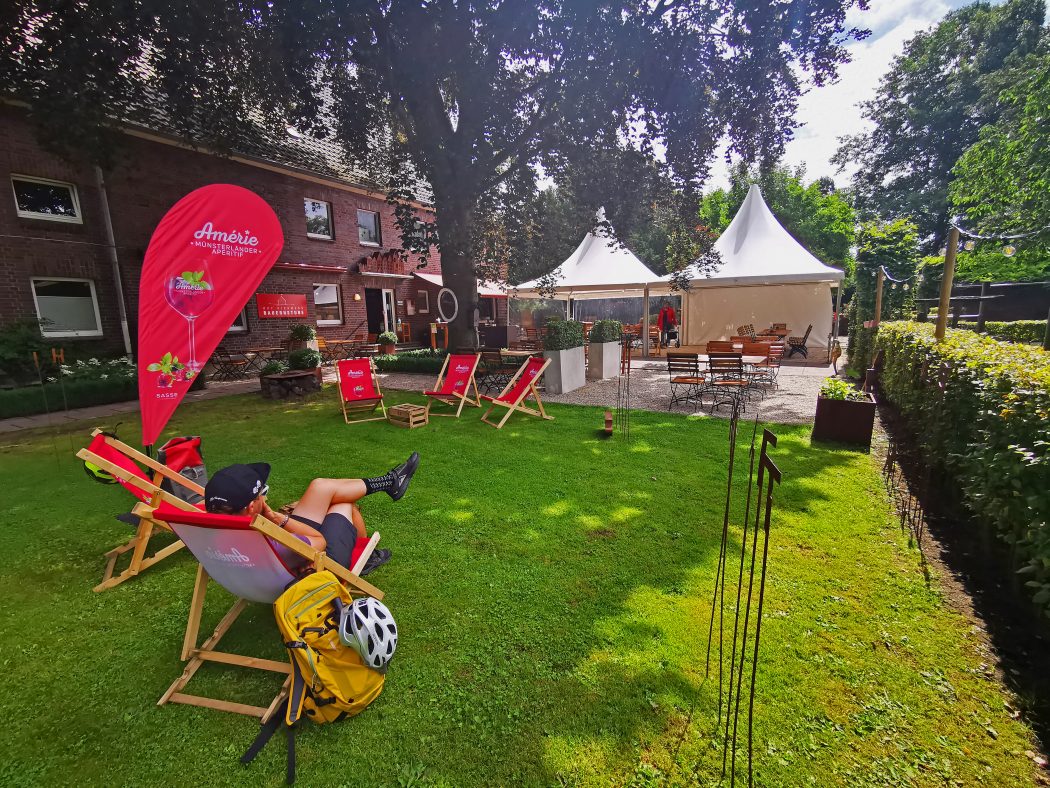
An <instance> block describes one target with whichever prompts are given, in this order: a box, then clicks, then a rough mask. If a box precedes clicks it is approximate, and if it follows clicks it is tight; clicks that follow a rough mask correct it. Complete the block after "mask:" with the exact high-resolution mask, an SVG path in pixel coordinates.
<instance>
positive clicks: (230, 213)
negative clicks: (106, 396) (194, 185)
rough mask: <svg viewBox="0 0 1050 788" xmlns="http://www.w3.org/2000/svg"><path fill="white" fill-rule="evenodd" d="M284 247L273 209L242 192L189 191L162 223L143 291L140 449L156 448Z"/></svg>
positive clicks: (218, 188) (226, 188)
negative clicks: (163, 432) (187, 394)
mask: <svg viewBox="0 0 1050 788" xmlns="http://www.w3.org/2000/svg"><path fill="white" fill-rule="evenodd" d="M283 246H284V234H283V233H282V232H281V224H280V222H279V221H278V220H277V216H276V215H275V214H274V212H273V209H271V208H270V206H269V205H267V204H266V202H265V201H264V200H263V199H262V198H261V197H259V196H258V195H257V194H254V193H253V192H250V191H248V190H247V189H242V188H241V187H240V186H231V185H228V184H213V185H211V186H204V187H202V188H200V189H197V190H195V191H192V192H190V193H189V194H187V195H186V196H185V197H183V198H182V199H181V200H179V201H178V202H177V203H175V205H174V206H172V208H171V210H169V211H168V212H167V213H166V214H165V215H164V218H163V219H161V221H160V224H158V225H157V229H156V230H154V231H153V237H152V238H151V239H150V242H149V247H148V248H147V249H146V257H145V260H144V261H143V264H142V279H141V283H140V285H139V352H138V371H139V405H140V407H141V409H142V443H143V445H145V446H150V445H152V444H153V443H154V442H155V441H156V440H157V436H159V435H160V432H161V430H163V429H164V425H165V424H167V423H168V419H170V418H171V414H172V413H174V412H175V408H176V407H178V405H179V403H180V402H181V401H182V398H183V396H185V394H186V392H187V391H188V390H189V387H190V385H191V384H192V383H193V379H194V378H195V377H196V376H197V375H198V374H199V373H200V371H201V369H203V368H204V365H205V364H206V363H207V361H208V359H209V358H210V357H211V354H212V353H213V352H214V350H215V347H216V346H217V345H218V344H219V342H220V341H221V340H222V338H223V336H224V335H225V334H226V330H227V329H228V328H229V327H230V325H231V324H232V323H233V321H234V320H235V319H236V317H237V315H238V314H239V313H240V311H241V310H242V309H243V308H244V305H245V304H246V303H247V302H248V299H249V298H251V296H252V293H254V292H255V290H256V289H257V288H258V287H259V284H260V283H261V282H262V280H263V278H264V277H265V276H266V274H267V272H268V271H269V270H270V267H271V266H272V265H273V264H274V262H275V261H276V260H277V256H278V255H279V254H280V253H281V248H282V247H283Z"/></svg>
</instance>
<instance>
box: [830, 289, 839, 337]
mask: <svg viewBox="0 0 1050 788" xmlns="http://www.w3.org/2000/svg"><path fill="white" fill-rule="evenodd" d="M841 319H842V282H839V283H838V286H836V287H835V325H834V327H833V328H832V329H831V341H832V342H834V341H835V340H836V339H838V338H839V321H840V320H841Z"/></svg>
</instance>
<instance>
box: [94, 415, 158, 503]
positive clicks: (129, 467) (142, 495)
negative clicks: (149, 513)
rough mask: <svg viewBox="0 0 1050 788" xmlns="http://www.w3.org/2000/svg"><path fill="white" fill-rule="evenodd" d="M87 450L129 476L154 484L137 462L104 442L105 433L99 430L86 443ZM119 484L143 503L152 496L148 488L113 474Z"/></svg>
mask: <svg viewBox="0 0 1050 788" xmlns="http://www.w3.org/2000/svg"><path fill="white" fill-rule="evenodd" d="M87 450H88V451H89V452H91V453H92V454H95V455H97V456H99V457H102V458H103V459H106V460H109V462H111V463H113V464H114V465H116V466H117V467H119V468H123V469H124V470H125V471H127V472H128V474H130V475H131V476H134V477H136V478H138V479H141V480H142V481H144V482H146V483H147V484H148V485H149V486H154V484H153V479H152V478H151V477H150V475H149V474H147V473H146V472H145V471H144V470H142V466H140V465H139V464H138V463H137V462H135V461H134V460H133V459H131V458H130V457H129V456H127V455H126V454H124V453H123V452H120V451H117V450H116V449H115V448H113V447H112V446H110V445H109V444H108V443H106V434H105V433H102V432H99V433H97V434H96V435H95V437H94V438H92V439H91V443H89V444H88V447H87ZM113 478H115V479H116V480H117V481H118V482H119V483H120V485H121V486H122V487H123V488H124V489H125V490H127V491H128V492H129V493H131V494H132V495H134V496H135V497H136V498H138V499H139V500H140V501H142V502H143V503H149V502H150V500H151V499H152V498H153V493H151V492H149V490H146V489H143V488H142V487H136V486H135V485H134V484H133V483H132V482H130V481H128V480H127V479H126V478H124V477H122V476H117V475H116V474H114V475H113Z"/></svg>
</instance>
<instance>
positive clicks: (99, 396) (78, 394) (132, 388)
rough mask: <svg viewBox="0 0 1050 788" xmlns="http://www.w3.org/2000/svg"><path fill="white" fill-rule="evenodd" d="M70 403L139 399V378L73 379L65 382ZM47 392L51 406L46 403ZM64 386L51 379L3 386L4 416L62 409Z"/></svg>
mask: <svg viewBox="0 0 1050 788" xmlns="http://www.w3.org/2000/svg"><path fill="white" fill-rule="evenodd" d="M65 390H66V404H67V405H68V406H69V407H70V408H86V407H88V406H90V405H108V404H109V403H111V402H127V401H129V400H133V399H138V396H139V389H138V381H137V380H135V378H131V379H120V380H115V379H107V380H70V381H68V382H67V383H66V384H65ZM45 396H46V398H47V407H46V408H45V406H44V399H45ZM62 409H63V405H62V387H61V386H59V385H58V384H57V383H48V384H46V385H45V386H44V390H43V391H41V387H40V386H25V387H23V388H17V389H3V390H0V419H9V418H12V417H14V416H34V415H36V414H38V413H45V412H47V411H51V412H52V413H54V412H55V411H61V410H62Z"/></svg>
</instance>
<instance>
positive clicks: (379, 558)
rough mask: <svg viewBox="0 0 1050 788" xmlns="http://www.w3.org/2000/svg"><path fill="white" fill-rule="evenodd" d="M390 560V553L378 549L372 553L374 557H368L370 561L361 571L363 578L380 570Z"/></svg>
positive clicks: (366, 562)
mask: <svg viewBox="0 0 1050 788" xmlns="http://www.w3.org/2000/svg"><path fill="white" fill-rule="evenodd" d="M389 560H390V551H389V550H384V549H382V548H380V547H377V548H376V549H375V550H373V551H372V555H370V556H368V560H367V561H365V567H364V569H362V570H361V577H364V576H365V575H367V574H369V573H370V572H372V571H373V570H375V569H378V568H379V567H381V566H382V565H383V564H385V563H386V562H387V561H389Z"/></svg>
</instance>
